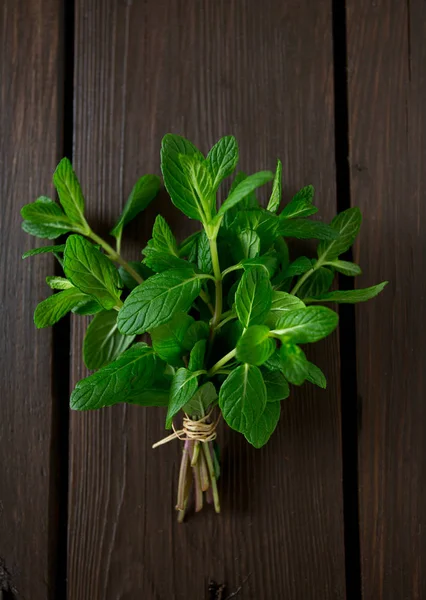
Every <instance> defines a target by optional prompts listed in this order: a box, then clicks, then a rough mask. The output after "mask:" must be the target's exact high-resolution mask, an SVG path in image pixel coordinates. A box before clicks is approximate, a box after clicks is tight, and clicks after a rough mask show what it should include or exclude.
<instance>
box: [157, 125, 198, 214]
mask: <svg viewBox="0 0 426 600" xmlns="http://www.w3.org/2000/svg"><path fill="white" fill-rule="evenodd" d="M181 156H193V157H195V158H196V160H198V161H199V162H201V161H203V160H204V157H203V155H202V154H201V152H200V151H199V150H197V148H196V147H195V146H194V145H193V144H191V142H189V141H188V140H186V139H185V138H183V137H181V136H179V135H173V134H171V133H168V134H167V135H165V136H164V137H163V141H162V144H161V171H162V173H163V178H164V185H165V187H166V190H167V191H168V193H169V195H170V198H171V199H172V202H173V204H174V205H175V206H176V207H177V208H178V209H179V210H181V211H182V212H183V213H184V214H185V215H186V216H187V217H189V218H190V219H198V220H199V221H202V213H201V212H200V206H199V204H198V203H197V199H196V198H194V194H193V190H192V187H191V186H190V185H189V183H188V177H187V174H186V171H185V169H184V167H183V166H182V163H181V160H180V157H181Z"/></svg>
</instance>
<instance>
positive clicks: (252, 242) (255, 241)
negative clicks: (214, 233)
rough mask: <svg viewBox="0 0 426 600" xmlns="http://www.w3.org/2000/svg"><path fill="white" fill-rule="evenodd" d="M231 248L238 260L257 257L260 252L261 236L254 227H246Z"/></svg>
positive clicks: (235, 258)
mask: <svg viewBox="0 0 426 600" xmlns="http://www.w3.org/2000/svg"><path fill="white" fill-rule="evenodd" d="M231 249H232V256H233V258H234V260H235V261H236V262H239V261H243V260H245V259H252V258H256V257H257V256H258V255H259V252H260V238H259V236H258V235H257V233H256V232H255V231H253V230H252V229H244V231H241V233H239V234H238V235H237V239H236V243H235V245H233V246H232V248H231Z"/></svg>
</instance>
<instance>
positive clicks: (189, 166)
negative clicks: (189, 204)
mask: <svg viewBox="0 0 426 600" xmlns="http://www.w3.org/2000/svg"><path fill="white" fill-rule="evenodd" d="M179 160H180V162H181V165H182V168H183V171H184V173H185V175H186V178H187V182H188V185H189V187H190V189H191V190H192V195H193V197H194V200H195V203H196V205H197V207H198V210H199V213H200V220H201V221H203V223H206V222H209V221H210V220H211V218H212V217H213V216H214V215H215V214H216V197H215V193H214V189H213V181H212V178H211V175H210V173H209V171H208V169H207V166H206V164H205V162H201V161H200V160H199V159H198V158H197V157H195V156H185V155H183V156H180V157H179Z"/></svg>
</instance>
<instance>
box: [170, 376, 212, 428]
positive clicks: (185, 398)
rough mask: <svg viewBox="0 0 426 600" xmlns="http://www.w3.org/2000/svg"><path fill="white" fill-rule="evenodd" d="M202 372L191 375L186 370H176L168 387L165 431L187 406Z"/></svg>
mask: <svg viewBox="0 0 426 600" xmlns="http://www.w3.org/2000/svg"><path fill="white" fill-rule="evenodd" d="M202 373H204V371H196V372H195V373H191V371H188V369H184V368H182V369H178V370H177V371H176V373H175V374H174V376H173V379H172V385H171V387H170V401H169V408H168V411H167V416H166V429H170V428H171V426H172V421H173V417H174V416H175V415H177V413H178V412H179V411H180V410H181V408H183V407H184V406H185V404H188V402H189V401H190V400H191V398H192V397H193V395H194V394H195V392H196V391H197V389H198V377H199V376H200V375H201V374H202Z"/></svg>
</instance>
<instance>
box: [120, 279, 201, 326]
mask: <svg viewBox="0 0 426 600" xmlns="http://www.w3.org/2000/svg"><path fill="white" fill-rule="evenodd" d="M201 281H202V280H201V279H200V278H199V277H198V276H197V275H195V274H194V272H193V271H192V270H191V269H181V270H176V271H175V270H170V271H164V272H163V273H159V274H158V275H153V276H152V277H150V278H149V279H147V280H146V281H144V282H143V283H141V284H140V285H138V287H137V288H135V289H134V290H133V291H132V292H131V293H130V295H129V296H128V297H127V298H126V300H125V302H124V305H123V307H122V308H121V309H120V312H119V313H118V321H117V322H118V328H119V330H120V331H121V333H124V334H125V335H133V334H140V333H145V332H146V331H152V330H153V329H154V328H155V327H158V326H159V325H163V323H167V321H169V320H170V319H171V318H172V316H173V315H174V314H175V313H177V312H187V311H188V310H189V309H190V308H191V305H192V303H193V302H194V300H195V298H197V296H198V295H199V293H200V290H201Z"/></svg>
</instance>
